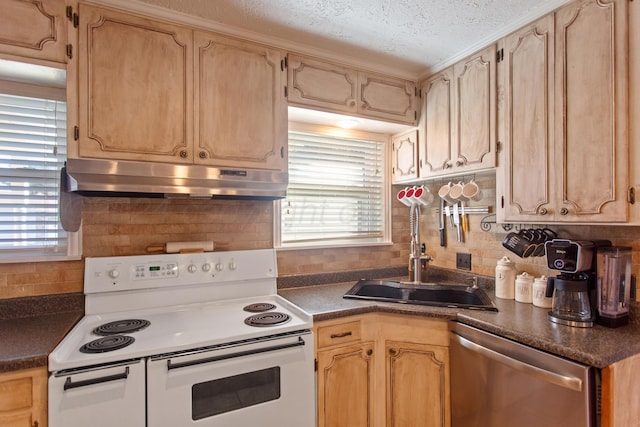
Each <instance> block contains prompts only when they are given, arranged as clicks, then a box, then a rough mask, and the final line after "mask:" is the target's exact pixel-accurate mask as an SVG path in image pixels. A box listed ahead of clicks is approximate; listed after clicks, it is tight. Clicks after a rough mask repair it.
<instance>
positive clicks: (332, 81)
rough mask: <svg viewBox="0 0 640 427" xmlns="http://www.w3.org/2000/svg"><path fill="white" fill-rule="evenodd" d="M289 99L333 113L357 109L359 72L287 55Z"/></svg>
mask: <svg viewBox="0 0 640 427" xmlns="http://www.w3.org/2000/svg"><path fill="white" fill-rule="evenodd" d="M288 63H289V65H288V67H289V73H288V87H289V95H288V98H289V102H290V103H292V104H300V105H303V106H310V107H319V108H320V109H325V110H328V111H334V112H344V113H356V112H357V111H358V105H357V104H356V99H357V90H358V86H357V81H358V73H357V71H355V70H352V69H350V68H346V67H341V66H339V65H336V64H332V63H329V62H325V61H319V60H314V59H312V58H306V57H302V56H298V55H293V54H291V55H289V57H288Z"/></svg>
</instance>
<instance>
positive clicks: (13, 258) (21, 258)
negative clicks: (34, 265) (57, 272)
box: [0, 254, 82, 264]
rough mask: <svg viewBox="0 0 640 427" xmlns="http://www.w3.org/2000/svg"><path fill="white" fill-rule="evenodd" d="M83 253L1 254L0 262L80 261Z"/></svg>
mask: <svg viewBox="0 0 640 427" xmlns="http://www.w3.org/2000/svg"><path fill="white" fill-rule="evenodd" d="M81 259H82V255H63V256H56V255H44V254H43V255H35V254H34V255H31V256H25V255H22V254H20V255H18V254H16V255H0V264H19V263H27V262H58V261H79V260H81Z"/></svg>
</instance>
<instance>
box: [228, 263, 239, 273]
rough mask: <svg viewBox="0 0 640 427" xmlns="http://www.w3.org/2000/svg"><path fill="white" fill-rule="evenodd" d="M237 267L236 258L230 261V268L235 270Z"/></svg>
mask: <svg viewBox="0 0 640 427" xmlns="http://www.w3.org/2000/svg"><path fill="white" fill-rule="evenodd" d="M236 268H238V264H236V262H235V261H234V260H231V262H230V263H229V270H232V271H233V270H235V269H236Z"/></svg>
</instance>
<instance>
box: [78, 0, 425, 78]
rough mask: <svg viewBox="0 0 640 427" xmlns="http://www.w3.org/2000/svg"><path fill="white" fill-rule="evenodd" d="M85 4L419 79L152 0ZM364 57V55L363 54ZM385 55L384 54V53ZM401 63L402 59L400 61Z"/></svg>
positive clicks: (414, 74) (98, 0)
mask: <svg viewBox="0 0 640 427" xmlns="http://www.w3.org/2000/svg"><path fill="white" fill-rule="evenodd" d="M84 3H88V4H93V5H96V6H106V7H111V8H115V9H120V10H123V11H126V12H132V13H137V14H139V15H143V16H147V17H150V18H156V19H161V20H164V21H168V22H171V23H174V24H179V25H186V26H189V27H193V28H198V29H201V30H205V31H211V32H215V33H218V34H222V35H226V36H232V37H237V38H239V39H243V40H247V41H251V42H255V43H260V44H263V45H267V46H270V47H273V48H276V49H281V50H284V51H287V52H291V53H297V54H300V55H305V56H313V57H317V58H322V59H324V60H328V61H332V62H337V63H339V64H341V65H344V66H347V67H352V68H357V69H360V70H362V71H370V72H374V73H382V74H385V75H389V76H393V77H398V78H402V79H407V80H413V81H416V79H417V76H418V75H419V73H418V72H417V71H416V67H413V70H410V71H407V70H403V69H402V68H399V67H398V66H397V65H396V66H395V67H394V66H393V65H394V63H393V62H392V61H389V58H388V57H387V58H385V59H386V61H385V62H386V63H383V61H382V59H381V60H380V61H378V62H376V61H364V60H355V59H354V56H353V55H341V54H340V53H338V52H335V51H331V50H325V49H318V48H314V47H311V46H308V45H306V44H302V43H296V42H295V41H292V40H286V39H282V38H278V37H273V36H266V35H264V34H260V33H257V32H254V31H250V30H245V29H243V28H238V27H233V26H230V25H226V24H222V23H219V22H214V21H211V20H209V19H205V18H201V17H198V16H194V15H189V14H186V13H183V12H178V11H175V10H171V9H166V8H164V7H160V6H156V5H152V4H149V3H143V2H141V1H138V0H86V1H84ZM363 56H365V55H363ZM366 56H367V57H375V56H376V55H375V54H371V53H368V54H367V55H366ZM381 56H382V55H381ZM398 61H399V62H401V60H398Z"/></svg>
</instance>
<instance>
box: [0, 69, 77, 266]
mask: <svg viewBox="0 0 640 427" xmlns="http://www.w3.org/2000/svg"><path fill="white" fill-rule="evenodd" d="M33 65H35V64H33ZM50 68H51V67H50ZM0 93H3V94H7V95H14V96H23V97H29V98H40V99H50V100H55V101H62V102H65V103H66V105H67V123H69V114H70V111H69V99H68V96H67V91H66V89H65V88H60V87H54V86H48V85H47V84H46V83H43V84H37V82H18V81H11V80H7V79H4V78H2V77H1V76H0ZM66 135H67V139H66V146H67V153H68V149H69V137H68V136H69V130H68V129H67V134H66ZM58 179H60V178H59V174H58ZM58 209H60V206H59V205H58ZM65 232H66V233H67V238H66V240H67V247H66V251H63V252H60V253H59V254H56V252H55V251H53V250H52V251H50V252H49V251H47V250H46V249H45V250H38V249H34V248H25V249H7V250H0V264H13V263H26V262H54V261H73V260H79V259H82V228H80V229H79V230H78V231H76V232H70V231H66V230H65Z"/></svg>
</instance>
